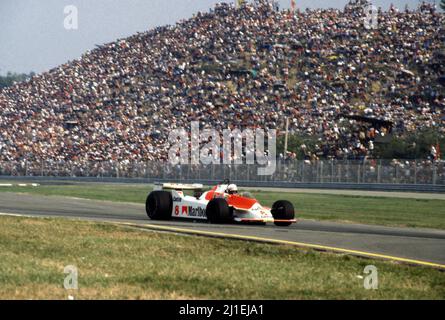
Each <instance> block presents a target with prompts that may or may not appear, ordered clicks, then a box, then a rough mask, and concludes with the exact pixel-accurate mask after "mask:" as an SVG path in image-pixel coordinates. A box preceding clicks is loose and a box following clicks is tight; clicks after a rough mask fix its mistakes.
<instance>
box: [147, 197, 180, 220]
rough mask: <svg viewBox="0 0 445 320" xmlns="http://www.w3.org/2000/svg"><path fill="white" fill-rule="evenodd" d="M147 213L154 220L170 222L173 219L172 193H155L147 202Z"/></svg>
mask: <svg viewBox="0 0 445 320" xmlns="http://www.w3.org/2000/svg"><path fill="white" fill-rule="evenodd" d="M145 211H146V212H147V216H148V217H149V218H150V219H152V220H169V219H171V217H172V211H173V199H172V195H171V193H170V192H167V191H153V192H151V193H150V194H149V195H148V197H147V201H146V202H145Z"/></svg>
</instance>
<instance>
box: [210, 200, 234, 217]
mask: <svg viewBox="0 0 445 320" xmlns="http://www.w3.org/2000/svg"><path fill="white" fill-rule="evenodd" d="M206 216H207V220H209V221H210V223H229V222H230V221H231V220H232V215H231V213H230V208H229V205H228V204H227V201H226V200H225V199H222V198H215V199H212V200H210V201H209V203H208V204H207V207H206Z"/></svg>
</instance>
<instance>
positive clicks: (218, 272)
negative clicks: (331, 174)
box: [0, 217, 445, 299]
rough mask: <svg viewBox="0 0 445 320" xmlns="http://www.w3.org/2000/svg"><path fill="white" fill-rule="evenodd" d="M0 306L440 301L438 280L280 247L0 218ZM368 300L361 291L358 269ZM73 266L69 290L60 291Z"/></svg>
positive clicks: (443, 291) (418, 271) (444, 282)
mask: <svg viewBox="0 0 445 320" xmlns="http://www.w3.org/2000/svg"><path fill="white" fill-rule="evenodd" d="M0 230H2V231H1V232H0V299H66V298H67V297H68V295H72V296H74V297H75V299H444V298H445V273H444V272H443V271H439V270H435V269H430V268H424V267H411V266H407V265H399V264H396V263H392V262H388V261H373V260H369V259H364V258H358V257H350V256H342V255H338V254H331V253H321V252H316V251H312V250H304V249H296V248H294V247H287V246H274V245H268V244H256V243H248V242H242V241H235V240H222V239H207V238H200V237H190V236H180V235H173V234H165V233H154V232H144V231H140V230H135V229H130V228H126V227H120V226H114V225H109V224H97V223H90V222H80V221H70V220H65V219H30V218H16V217H0ZM371 264H372V265H375V266H376V267H377V269H378V281H379V289H378V290H365V289H364V287H363V281H364V280H363V279H362V278H361V277H363V276H366V275H365V274H364V273H363V270H364V268H365V266H367V265H371ZM67 265H75V266H76V267H77V268H78V272H79V278H78V283H79V289H78V290H65V289H64V288H63V283H64V279H65V277H66V276H67V275H66V274H64V273H63V271H64V267H65V266H67Z"/></svg>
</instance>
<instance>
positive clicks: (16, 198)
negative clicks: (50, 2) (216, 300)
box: [0, 193, 445, 268]
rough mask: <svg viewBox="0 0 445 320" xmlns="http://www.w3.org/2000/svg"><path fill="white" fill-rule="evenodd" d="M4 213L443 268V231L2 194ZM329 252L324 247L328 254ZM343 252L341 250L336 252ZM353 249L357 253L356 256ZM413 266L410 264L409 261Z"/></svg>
mask: <svg viewBox="0 0 445 320" xmlns="http://www.w3.org/2000/svg"><path fill="white" fill-rule="evenodd" d="M0 214H20V215H27V216H39V217H66V218H80V219H83V220H92V221H104V222H119V223H129V224H131V225H135V226H140V227H144V228H148V229H155V230H161V231H172V232H185V233H188V232H190V233H195V232H197V233H201V234H202V235H210V236H223V237H224V236H228V237H235V238H242V237H244V238H245V239H247V240H255V241H266V242H273V241H270V240H276V241H283V243H289V244H297V245H298V244H300V245H302V246H305V244H308V247H315V248H319V249H325V248H324V247H325V246H326V247H330V248H331V249H332V248H333V249H345V250H346V251H345V252H346V253H353V254H358V255H364V256H367V255H368V256H371V257H372V256H373V254H377V256H375V257H378V255H384V256H385V257H386V258H390V259H391V258H394V260H403V259H409V260H413V262H416V261H417V262H419V263H420V264H422V263H423V262H425V263H426V264H428V263H432V264H436V266H438V267H443V268H445V231H441V230H430V229H409V228H390V227H381V226H367V225H359V224H341V223H333V222H318V221H309V220H300V221H299V222H298V223H297V224H295V225H293V226H291V227H288V228H279V227H276V226H274V225H267V226H249V225H213V224H208V223H202V222H190V221H179V220H173V221H162V222H160V221H151V220H149V219H148V218H147V216H146V214H145V208H144V205H142V204H134V203H117V202H109V201H93V200H85V199H77V198H65V197H57V196H51V197H46V196H35V195H28V194H15V193H0ZM330 248H326V249H327V250H329V249H330ZM333 251H340V252H341V250H333ZM352 251H354V252H352ZM408 262H410V261H408Z"/></svg>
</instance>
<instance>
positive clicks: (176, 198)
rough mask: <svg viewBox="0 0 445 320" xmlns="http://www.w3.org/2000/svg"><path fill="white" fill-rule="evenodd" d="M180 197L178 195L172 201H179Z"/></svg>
mask: <svg viewBox="0 0 445 320" xmlns="http://www.w3.org/2000/svg"><path fill="white" fill-rule="evenodd" d="M181 201H182V199H181V198H180V197H174V198H173V202H181Z"/></svg>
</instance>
